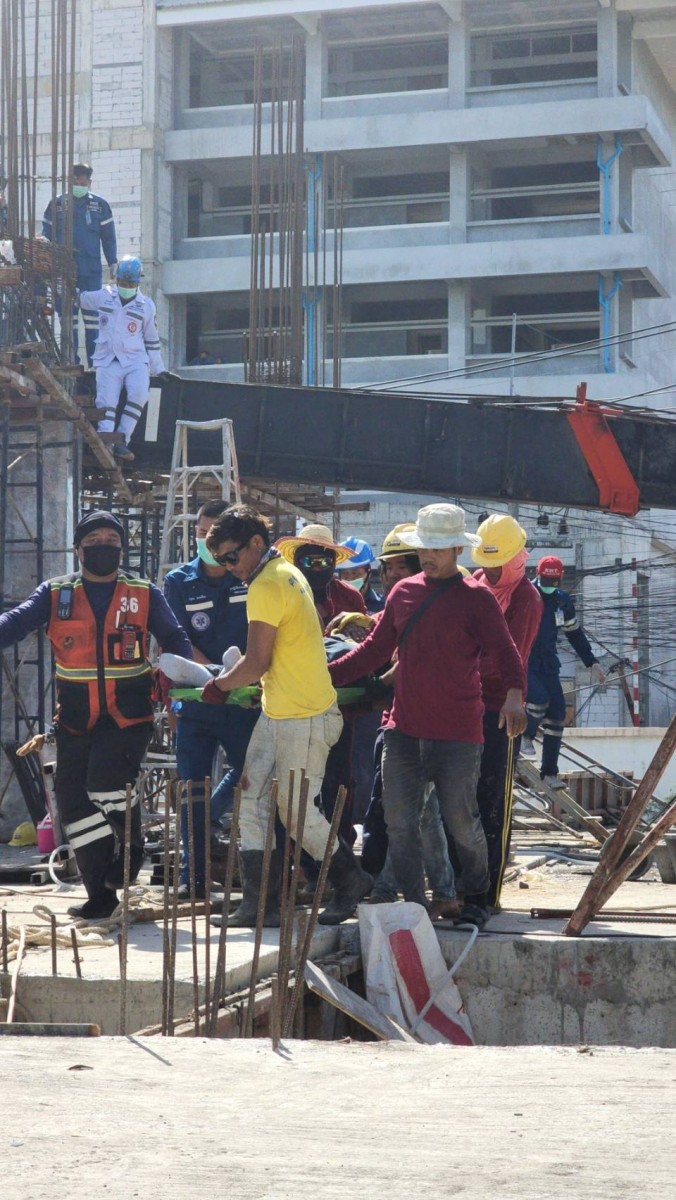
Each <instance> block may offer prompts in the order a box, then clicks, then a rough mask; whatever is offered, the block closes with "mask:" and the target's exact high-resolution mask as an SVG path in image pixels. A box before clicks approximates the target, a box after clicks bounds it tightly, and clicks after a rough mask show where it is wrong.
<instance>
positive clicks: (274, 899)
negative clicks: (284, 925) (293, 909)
mask: <svg viewBox="0 0 676 1200" xmlns="http://www.w3.org/2000/svg"><path fill="white" fill-rule="evenodd" d="M239 873H240V878H241V880H242V903H241V904H240V906H239V908H236V909H235V911H234V913H232V915H231V916H230V918H229V920H228V928H230V927H232V928H234V929H237V928H242V929H255V927H256V917H257V915H258V897H259V896H260V891H261V875H262V873H263V851H262V850H240V852H239ZM279 876H280V863H279V854H278V853H277V851H276V850H273V851H272V855H271V856H270V877H269V880H268V895H267V899H266V902H265V916H264V918H263V924H264V925H265V926H268V927H271V928H277V926H278V925H279V923H280V915H279ZM211 924H212V925H216V926H219V925H220V924H221V917H219V916H217V917H212V918H211Z"/></svg>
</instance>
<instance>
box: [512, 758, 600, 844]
mask: <svg viewBox="0 0 676 1200" xmlns="http://www.w3.org/2000/svg"><path fill="white" fill-rule="evenodd" d="M516 776H517V778H521V779H523V781H524V783H525V784H527V786H528V787H529V788H531V790H532V791H534V792H537V793H538V794H539V795H541V796H546V798H547V799H548V800H550V801H552V803H555V804H560V805H561V808H565V810H566V812H569V813H570V814H571V816H573V817H575V819H576V821H579V823H580V825H582V827H583V828H584V829H586V830H587V833H590V834H591V836H592V837H593V838H595V840H596V841H597V842H599V843H600V844H601V845H603V843H604V842H605V841H607V840H608V838H609V837H610V830H608V829H606V828H605V827H604V826H603V825H602V824H601V822H600V821H598V820H597V819H596V818H595V817H590V816H589V814H588V813H587V812H586V811H585V809H584V808H582V805H581V804H578V802H577V800H574V799H573V797H572V796H569V794H568V792H567V791H566V789H565V788H551V787H550V786H549V784H547V783H545V782H544V780H543V779H540V774H539V772H538V769H537V767H535V766H534V765H533V763H530V762H528V761H527V760H526V759H524V758H519V760H518V761H517V764H516Z"/></svg>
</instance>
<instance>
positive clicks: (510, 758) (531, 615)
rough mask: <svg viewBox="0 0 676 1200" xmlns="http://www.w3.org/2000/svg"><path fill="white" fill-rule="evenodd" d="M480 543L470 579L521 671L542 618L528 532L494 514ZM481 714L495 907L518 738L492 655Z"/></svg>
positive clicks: (482, 784)
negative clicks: (505, 713)
mask: <svg viewBox="0 0 676 1200" xmlns="http://www.w3.org/2000/svg"><path fill="white" fill-rule="evenodd" d="M477 537H480V538H481V545H480V546H477V547H475V548H474V550H472V558H473V560H474V562H475V563H477V564H478V566H479V567H480V570H478V571H475V572H474V578H475V580H476V582H477V583H479V584H480V585H481V586H482V587H486V588H488V590H489V591H490V592H492V594H493V595H494V596H495V599H496V600H497V602H498V604H499V605H500V608H501V609H502V612H503V613H504V615H505V620H506V622H507V628H508V629H509V632H510V633H511V635H512V639H513V641H514V644H515V646H516V648H517V650H518V651H519V654H520V655H521V662H522V663H523V668H524V671H525V670H527V668H528V656H529V654H530V651H531V646H532V645H533V642H534V641H535V638H536V636H537V632H538V629H539V628H540V621H541V619H542V599H541V597H540V595H539V593H538V590H537V588H535V587H534V586H533V584H532V583H531V582H530V580H529V579H527V578H526V560H527V558H528V551H527V550H526V532H525V530H524V529H522V528H521V526H520V525H519V523H518V521H515V520H514V517H511V516H509V515H508V514H507V513H493V514H491V516H489V517H487V519H486V520H485V521H483V522H482V524H481V525H480V526H479V528H478V529H477ZM479 671H480V673H481V691H482V694H483V701H484V705H485V707H486V711H485V713H484V748H483V753H482V755H481V772H480V774H479V783H478V786H477V801H478V804H479V812H480V814H481V823H482V825H483V827H484V833H485V834H486V841H487V843H488V870H489V872H490V877H491V883H490V887H489V889H488V903H489V904H490V905H492V906H497V905H498V903H499V900H500V889H501V887H502V877H503V875H504V872H505V867H506V865H507V859H508V857H509V843H510V839H511V826H512V783H513V778H514V762H515V760H516V758H517V757H518V754H519V743H520V739H517V741H516V742H515V744H514V745H513V747H512V750H513V753H512V754H511V755H510V753H509V748H510V739H509V737H508V736H507V731H506V729H505V727H504V725H502V726H500V724H499V713H500V708H501V705H502V702H503V700H504V696H505V692H504V687H503V685H502V680H501V678H500V672H499V670H498V667H497V664H496V663H495V661H494V659H493V658H492V657H491V655H490V654H482V656H481V660H480V663H479Z"/></svg>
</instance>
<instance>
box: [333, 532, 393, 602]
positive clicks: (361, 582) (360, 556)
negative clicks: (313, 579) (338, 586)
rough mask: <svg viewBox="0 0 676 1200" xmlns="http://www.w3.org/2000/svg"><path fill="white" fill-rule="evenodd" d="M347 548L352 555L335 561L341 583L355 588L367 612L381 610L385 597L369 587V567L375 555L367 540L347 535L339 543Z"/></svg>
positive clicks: (374, 559) (374, 560)
mask: <svg viewBox="0 0 676 1200" xmlns="http://www.w3.org/2000/svg"><path fill="white" fill-rule="evenodd" d="M340 544H341V546H344V547H345V548H346V549H347V550H352V551H353V557H352V558H351V559H349V560H348V562H345V563H337V564H336V571H337V573H338V578H339V579H340V581H341V583H348V584H349V585H350V587H353V588H355V589H356V590H357V591H358V592H359V594H360V596H361V598H362V600H363V601H364V604H365V605H366V611H367V613H377V612H382V611H383V609H384V607H385V597H384V596H381V595H380V594H379V593H378V592H376V590H375V588H372V587H371V568H372V567H373V564H374V563H375V562H376V558H375V555H374V553H373V551H372V549H371V547H370V546H369V544H368V542H364V541H363V540H362V539H361V538H358V537H349V538H347V539H346V540H345V541H344V542H341V543H340Z"/></svg>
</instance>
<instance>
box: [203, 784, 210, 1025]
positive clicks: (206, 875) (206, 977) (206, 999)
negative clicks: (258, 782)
mask: <svg viewBox="0 0 676 1200" xmlns="http://www.w3.org/2000/svg"><path fill="white" fill-rule="evenodd" d="M210 997H211V779H210V778H209V776H207V778H206V779H205V780H204V1011H205V1013H206V1014H207V1015H208V1013H209V1001H210Z"/></svg>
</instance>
